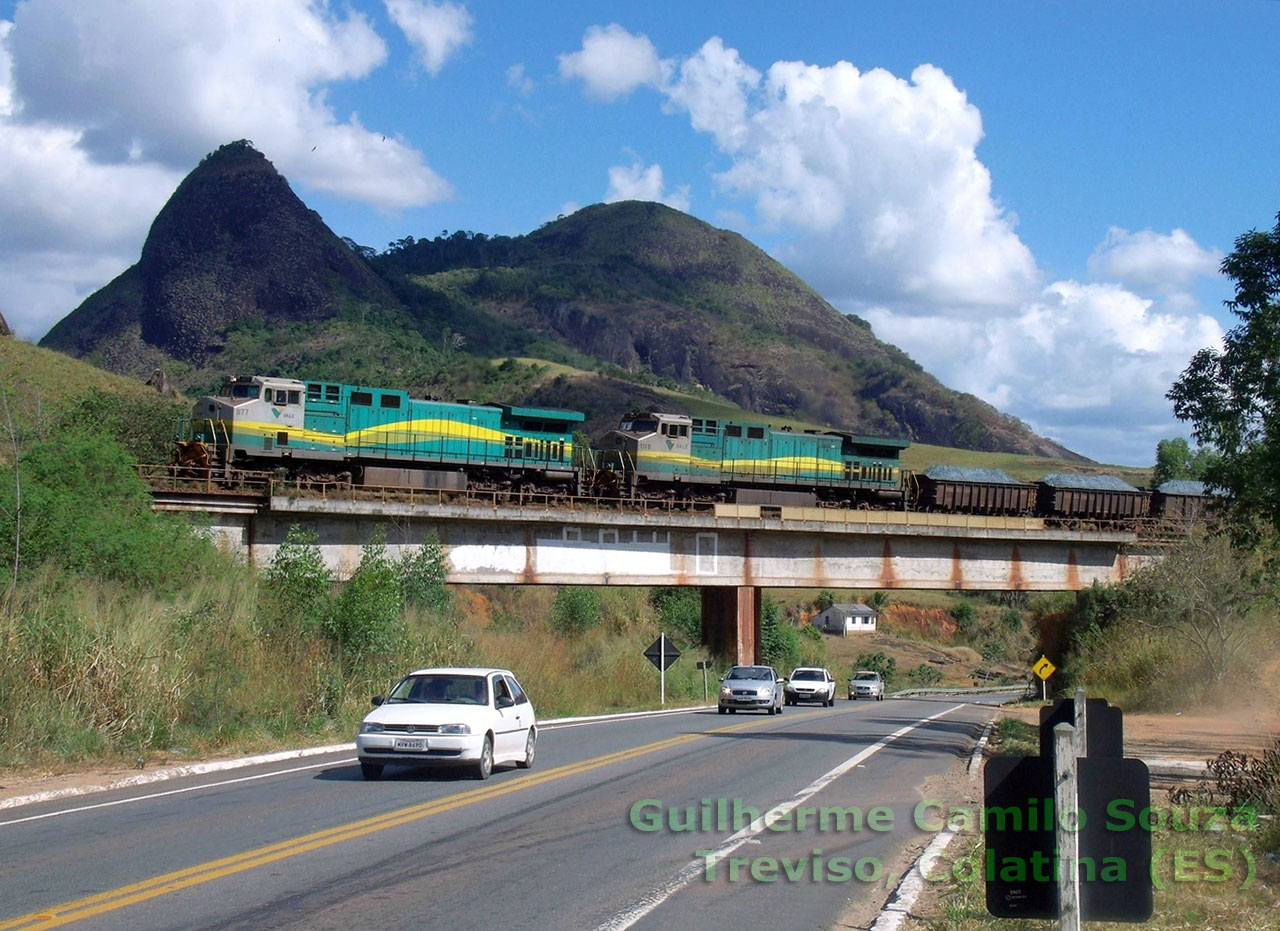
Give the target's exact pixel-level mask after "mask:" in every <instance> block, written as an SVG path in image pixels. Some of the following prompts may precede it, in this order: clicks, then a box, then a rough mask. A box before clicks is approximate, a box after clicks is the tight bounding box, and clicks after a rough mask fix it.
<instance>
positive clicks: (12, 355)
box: [0, 337, 156, 460]
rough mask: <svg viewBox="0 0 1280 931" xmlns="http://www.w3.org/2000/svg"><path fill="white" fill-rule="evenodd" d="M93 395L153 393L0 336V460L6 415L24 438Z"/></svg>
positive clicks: (4, 454) (6, 447)
mask: <svg viewBox="0 0 1280 931" xmlns="http://www.w3.org/2000/svg"><path fill="white" fill-rule="evenodd" d="M93 391H105V392H110V393H113V394H118V395H121V396H125V397H132V398H135V399H139V400H141V399H145V398H151V397H155V394H156V392H155V389H154V388H151V387H150V386H148V385H146V384H144V383H143V382H141V381H138V380H137V379H135V378H126V377H124V376H121V375H113V374H111V373H110V372H105V371H103V370H102V369H100V368H95V367H94V366H92V365H89V364H88V363H87V362H81V361H79V360H78V359H73V358H71V357H70V356H66V355H63V354H62V353H60V352H55V351H53V350H52V349H41V348H40V347H39V346H33V345H31V344H30V343H24V342H23V341H22V340H20V339H17V338H15V337H0V436H3V438H4V442H3V443H0V460H7V459H8V458H9V454H11V453H12V448H11V447H12V444H11V443H10V442H9V439H10V438H9V435H8V434H9V418H10V417H12V419H13V429H14V430H15V431H16V432H17V434H18V435H19V436H26V435H28V434H30V433H31V432H33V431H37V430H39V429H40V428H41V425H42V424H47V423H49V422H50V421H52V420H53V419H55V418H56V417H57V416H58V414H59V413H60V412H61V411H63V410H64V409H65V408H66V407H67V406H68V405H70V404H72V403H75V402H76V401H79V400H80V399H82V398H84V397H86V396H87V395H89V394H90V393H91V392H93ZM6 406H7V411H6Z"/></svg>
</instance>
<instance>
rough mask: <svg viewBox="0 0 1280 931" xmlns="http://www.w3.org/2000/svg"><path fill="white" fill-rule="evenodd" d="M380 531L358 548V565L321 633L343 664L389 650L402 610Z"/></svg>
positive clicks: (400, 594)
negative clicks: (327, 639) (330, 642)
mask: <svg viewBox="0 0 1280 931" xmlns="http://www.w3.org/2000/svg"><path fill="white" fill-rule="evenodd" d="M385 539H386V538H385V536H384V534H383V531H382V530H381V528H379V529H378V530H376V531H375V532H374V533H373V534H372V535H370V538H369V540H368V541H367V542H366V543H365V545H364V546H363V547H362V549H361V553H360V565H359V566H357V567H356V571H355V572H354V573H352V575H351V578H350V579H348V580H347V582H346V584H345V585H343V586H342V591H340V592H339V593H338V597H337V600H336V601H335V602H334V605H333V611H332V612H331V613H330V614H329V617H328V620H327V623H326V624H325V625H324V628H323V629H324V632H325V633H326V634H327V635H328V637H329V639H330V640H332V641H333V642H334V644H336V645H337V647H338V653H339V655H340V656H341V657H342V659H343V661H344V662H347V663H350V664H354V663H356V662H358V661H360V660H361V659H364V658H365V657H367V656H377V655H381V654H386V653H389V652H390V651H391V648H392V647H393V646H394V645H395V642H396V636H397V633H398V632H399V624H400V614H401V612H402V611H403V610H404V590H403V588H402V587H401V581H400V573H399V571H398V569H397V567H396V564H395V563H394V562H392V561H391V559H390V558H388V556H387V546H386V542H385Z"/></svg>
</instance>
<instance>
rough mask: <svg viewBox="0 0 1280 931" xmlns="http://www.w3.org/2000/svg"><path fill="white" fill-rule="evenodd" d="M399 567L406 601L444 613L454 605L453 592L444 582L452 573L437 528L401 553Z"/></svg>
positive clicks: (406, 602)
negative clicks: (417, 545)
mask: <svg viewBox="0 0 1280 931" xmlns="http://www.w3.org/2000/svg"><path fill="white" fill-rule="evenodd" d="M399 571H400V578H401V581H402V584H403V586H404V601H405V604H408V605H419V606H422V607H425V608H428V609H431V610H434V611H438V612H441V613H444V612H448V611H449V610H450V609H451V608H452V607H453V593H452V592H451V591H449V586H448V585H446V584H445V579H446V578H448V577H449V564H448V559H447V557H446V556H445V553H444V547H443V546H441V545H440V538H439V537H438V536H436V532H435V531H434V530H433V531H431V534H430V536H428V537H427V539H426V541H425V542H424V543H423V544H422V546H420V547H419V548H418V549H417V550H415V551H414V552H413V553H406V554H405V555H404V556H402V557H401V559H400V567H399Z"/></svg>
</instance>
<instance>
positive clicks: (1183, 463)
mask: <svg viewBox="0 0 1280 931" xmlns="http://www.w3.org/2000/svg"><path fill="white" fill-rule="evenodd" d="M1212 461H1213V452H1212V451H1211V450H1208V449H1205V448H1204V447H1203V446H1198V447H1196V448H1195V450H1192V449H1191V444H1190V443H1188V442H1187V441H1186V440H1185V439H1183V438H1182V437H1175V438H1174V439H1171V440H1161V441H1160V442H1159V443H1157V444H1156V467H1155V469H1154V470H1153V471H1152V474H1151V484H1152V485H1153V486H1154V487H1156V488H1159V487H1160V486H1161V485H1163V484H1164V483H1165V482H1170V481H1173V480H1175V479H1191V480H1192V481H1200V480H1201V479H1203V478H1204V473H1205V469H1207V468H1208V467H1209V465H1210V463H1211V462H1212Z"/></svg>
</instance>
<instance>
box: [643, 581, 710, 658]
mask: <svg viewBox="0 0 1280 931" xmlns="http://www.w3.org/2000/svg"><path fill="white" fill-rule="evenodd" d="M649 603H650V604H651V605H653V608H654V610H655V611H657V613H658V624H659V626H660V627H661V628H662V629H663V630H664V631H666V632H668V633H670V634H671V635H672V636H673V637H675V639H676V642H677V643H679V644H680V645H681V646H690V647H693V646H697V645H698V644H699V643H701V642H702V593H701V592H700V591H699V590H698V589H696V588H692V587H680V588H655V589H654V590H653V591H652V592H650V593H649Z"/></svg>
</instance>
